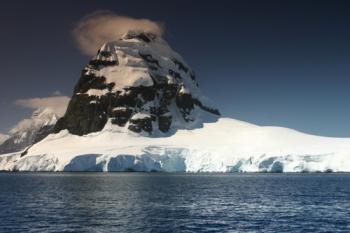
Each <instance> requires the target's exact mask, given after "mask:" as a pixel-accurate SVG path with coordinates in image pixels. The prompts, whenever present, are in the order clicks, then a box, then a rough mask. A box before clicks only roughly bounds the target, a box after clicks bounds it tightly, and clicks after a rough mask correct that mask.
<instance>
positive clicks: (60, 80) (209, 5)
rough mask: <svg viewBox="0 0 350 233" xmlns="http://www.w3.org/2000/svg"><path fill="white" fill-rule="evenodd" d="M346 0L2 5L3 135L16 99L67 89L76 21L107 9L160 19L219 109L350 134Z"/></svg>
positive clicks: (77, 57)
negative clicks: (72, 33) (73, 29)
mask: <svg viewBox="0 0 350 233" xmlns="http://www.w3.org/2000/svg"><path fill="white" fill-rule="evenodd" d="M349 9H350V2H349V1H295V0H293V1H258V0H257V1H212V2H209V1H208V2H207V1H189V0H186V1H185V0H184V1H152V0H147V1H141V0H140V1H133V0H125V1H101V0H99V1H78V0H74V1H56V2H54V1H15V0H13V1H8V2H3V3H2V6H1V9H0V28H1V34H0V35H1V36H0V51H1V56H0V68H1V72H0V81H1V85H0V109H1V111H0V132H6V131H7V130H9V129H10V128H11V126H13V125H14V124H15V123H16V122H17V121H18V120H20V119H22V118H23V117H25V116H28V115H29V114H30V112H31V110H26V109H22V108H19V107H18V106H15V105H14V104H13V102H14V101H15V100H16V99H20V98H32V97H45V96H48V95H50V94H51V93H52V92H54V91H56V90H59V91H61V92H62V93H63V94H66V95H69V96H70V95H71V93H72V90H73V86H74V85H75V83H76V82H77V80H78V78H79V74H80V70H81V69H82V67H83V66H84V65H85V64H86V63H87V62H88V60H89V58H88V57H86V56H83V55H81V53H80V52H79V50H78V49H76V46H75V44H74V41H73V39H72V35H71V30H72V28H73V27H74V24H75V23H76V22H77V21H78V20H79V19H81V18H82V17H83V16H85V15H86V14H89V13H92V12H94V11H96V10H111V11H113V12H115V13H117V14H121V15H127V16H131V17H136V18H149V19H152V20H156V21H161V22H163V23H164V24H165V25H166V28H167V31H166V35H165V37H166V39H167V40H168V42H169V43H170V45H171V46H172V47H173V48H174V49H175V50H176V51H178V52H179V53H180V54H181V55H182V56H183V57H184V58H185V60H186V61H187V62H188V63H189V64H190V66H191V67H192V68H193V69H194V70H195V71H196V73H197V77H198V81H199V84H200V86H201V88H202V91H203V92H204V93H205V94H206V95H207V96H208V97H210V98H211V99H212V100H213V102H214V103H216V105H217V107H218V108H219V109H220V110H221V112H222V113H223V115H225V116H229V117H233V118H237V119H241V120H245V121H249V122H252V123H256V124H260V125H279V126H285V127H290V128H294V129H297V130H300V131H303V132H307V133H313V134H319V135H326V136H342V137H343V136H348V137H349V136H350V108H349V102H350V91H349V90H350V14H349Z"/></svg>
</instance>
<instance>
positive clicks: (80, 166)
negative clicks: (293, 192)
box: [0, 118, 350, 172]
mask: <svg viewBox="0 0 350 233" xmlns="http://www.w3.org/2000/svg"><path fill="white" fill-rule="evenodd" d="M349 158H350V139H348V138H327V137H319V136H313V135H307V134H303V133H300V132H298V131H295V130H291V129H287V128H281V127H262V126H257V125H253V124H249V123H246V122H242V121H238V120H234V119H229V118H220V119H219V120H218V121H217V122H213V123H205V124H204V126H203V127H202V128H197V129H192V130H187V129H182V130H178V131H177V132H176V133H175V134H173V135H171V136H169V137H160V138H159V137H146V136H142V135H140V134H137V133H133V132H131V131H128V130H127V129H126V128H123V127H119V126H116V125H113V124H111V123H110V122H109V123H107V125H106V126H105V128H104V129H103V130H102V131H101V132H97V133H91V134H88V135H84V136H77V135H72V134H70V133H69V132H68V131H67V130H64V131H61V132H60V133H58V134H52V135H49V136H48V137H47V138H45V139H44V140H43V141H41V142H39V143H37V144H35V145H34V146H33V147H31V148H30V149H29V150H28V151H27V154H25V155H23V156H22V157H21V155H20V154H19V153H18V154H7V155H1V156H0V170H20V171H24V170H31V171H39V170H40V171H131V170H135V171H152V170H155V171H168V172H175V171H187V172H239V171H247V172H258V171H260V172H264V171H273V172H282V171H283V172H315V171H322V172H325V171H335V172H339V171H350V159H349Z"/></svg>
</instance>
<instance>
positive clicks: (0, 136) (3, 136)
mask: <svg viewBox="0 0 350 233" xmlns="http://www.w3.org/2000/svg"><path fill="white" fill-rule="evenodd" d="M8 138H9V135H6V134H1V133H0V145H1V144H2V143H3V142H4V141H6V140H7V139H8Z"/></svg>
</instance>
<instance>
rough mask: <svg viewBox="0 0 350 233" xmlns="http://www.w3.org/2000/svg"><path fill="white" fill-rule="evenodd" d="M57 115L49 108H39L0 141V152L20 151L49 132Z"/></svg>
mask: <svg viewBox="0 0 350 233" xmlns="http://www.w3.org/2000/svg"><path fill="white" fill-rule="evenodd" d="M58 118H59V115H58V114H57V111H56V110H54V109H51V108H40V109H38V110H36V111H34V112H33V114H32V116H31V118H29V119H24V120H22V121H20V122H19V123H18V124H17V125H16V126H15V127H14V128H12V129H11V130H10V132H9V136H7V138H6V140H4V141H3V142H2V143H0V154H4V153H9V152H15V151H20V150H22V149H24V148H26V147H28V146H30V145H32V144H33V143H35V142H38V141H40V140H41V139H43V138H45V137H46V136H47V135H48V134H50V133H51V132H52V130H53V127H54V126H55V124H56V122H57V119H58Z"/></svg>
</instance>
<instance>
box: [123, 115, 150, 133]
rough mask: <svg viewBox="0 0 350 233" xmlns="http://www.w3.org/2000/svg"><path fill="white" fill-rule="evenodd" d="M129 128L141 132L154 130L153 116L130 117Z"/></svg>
mask: <svg viewBox="0 0 350 233" xmlns="http://www.w3.org/2000/svg"><path fill="white" fill-rule="evenodd" d="M129 122H130V124H129V127H128V129H130V130H131V131H134V132H137V133H140V132H141V131H142V130H143V131H145V132H149V133H150V132H152V118H151V117H145V118H142V119H130V120H129Z"/></svg>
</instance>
